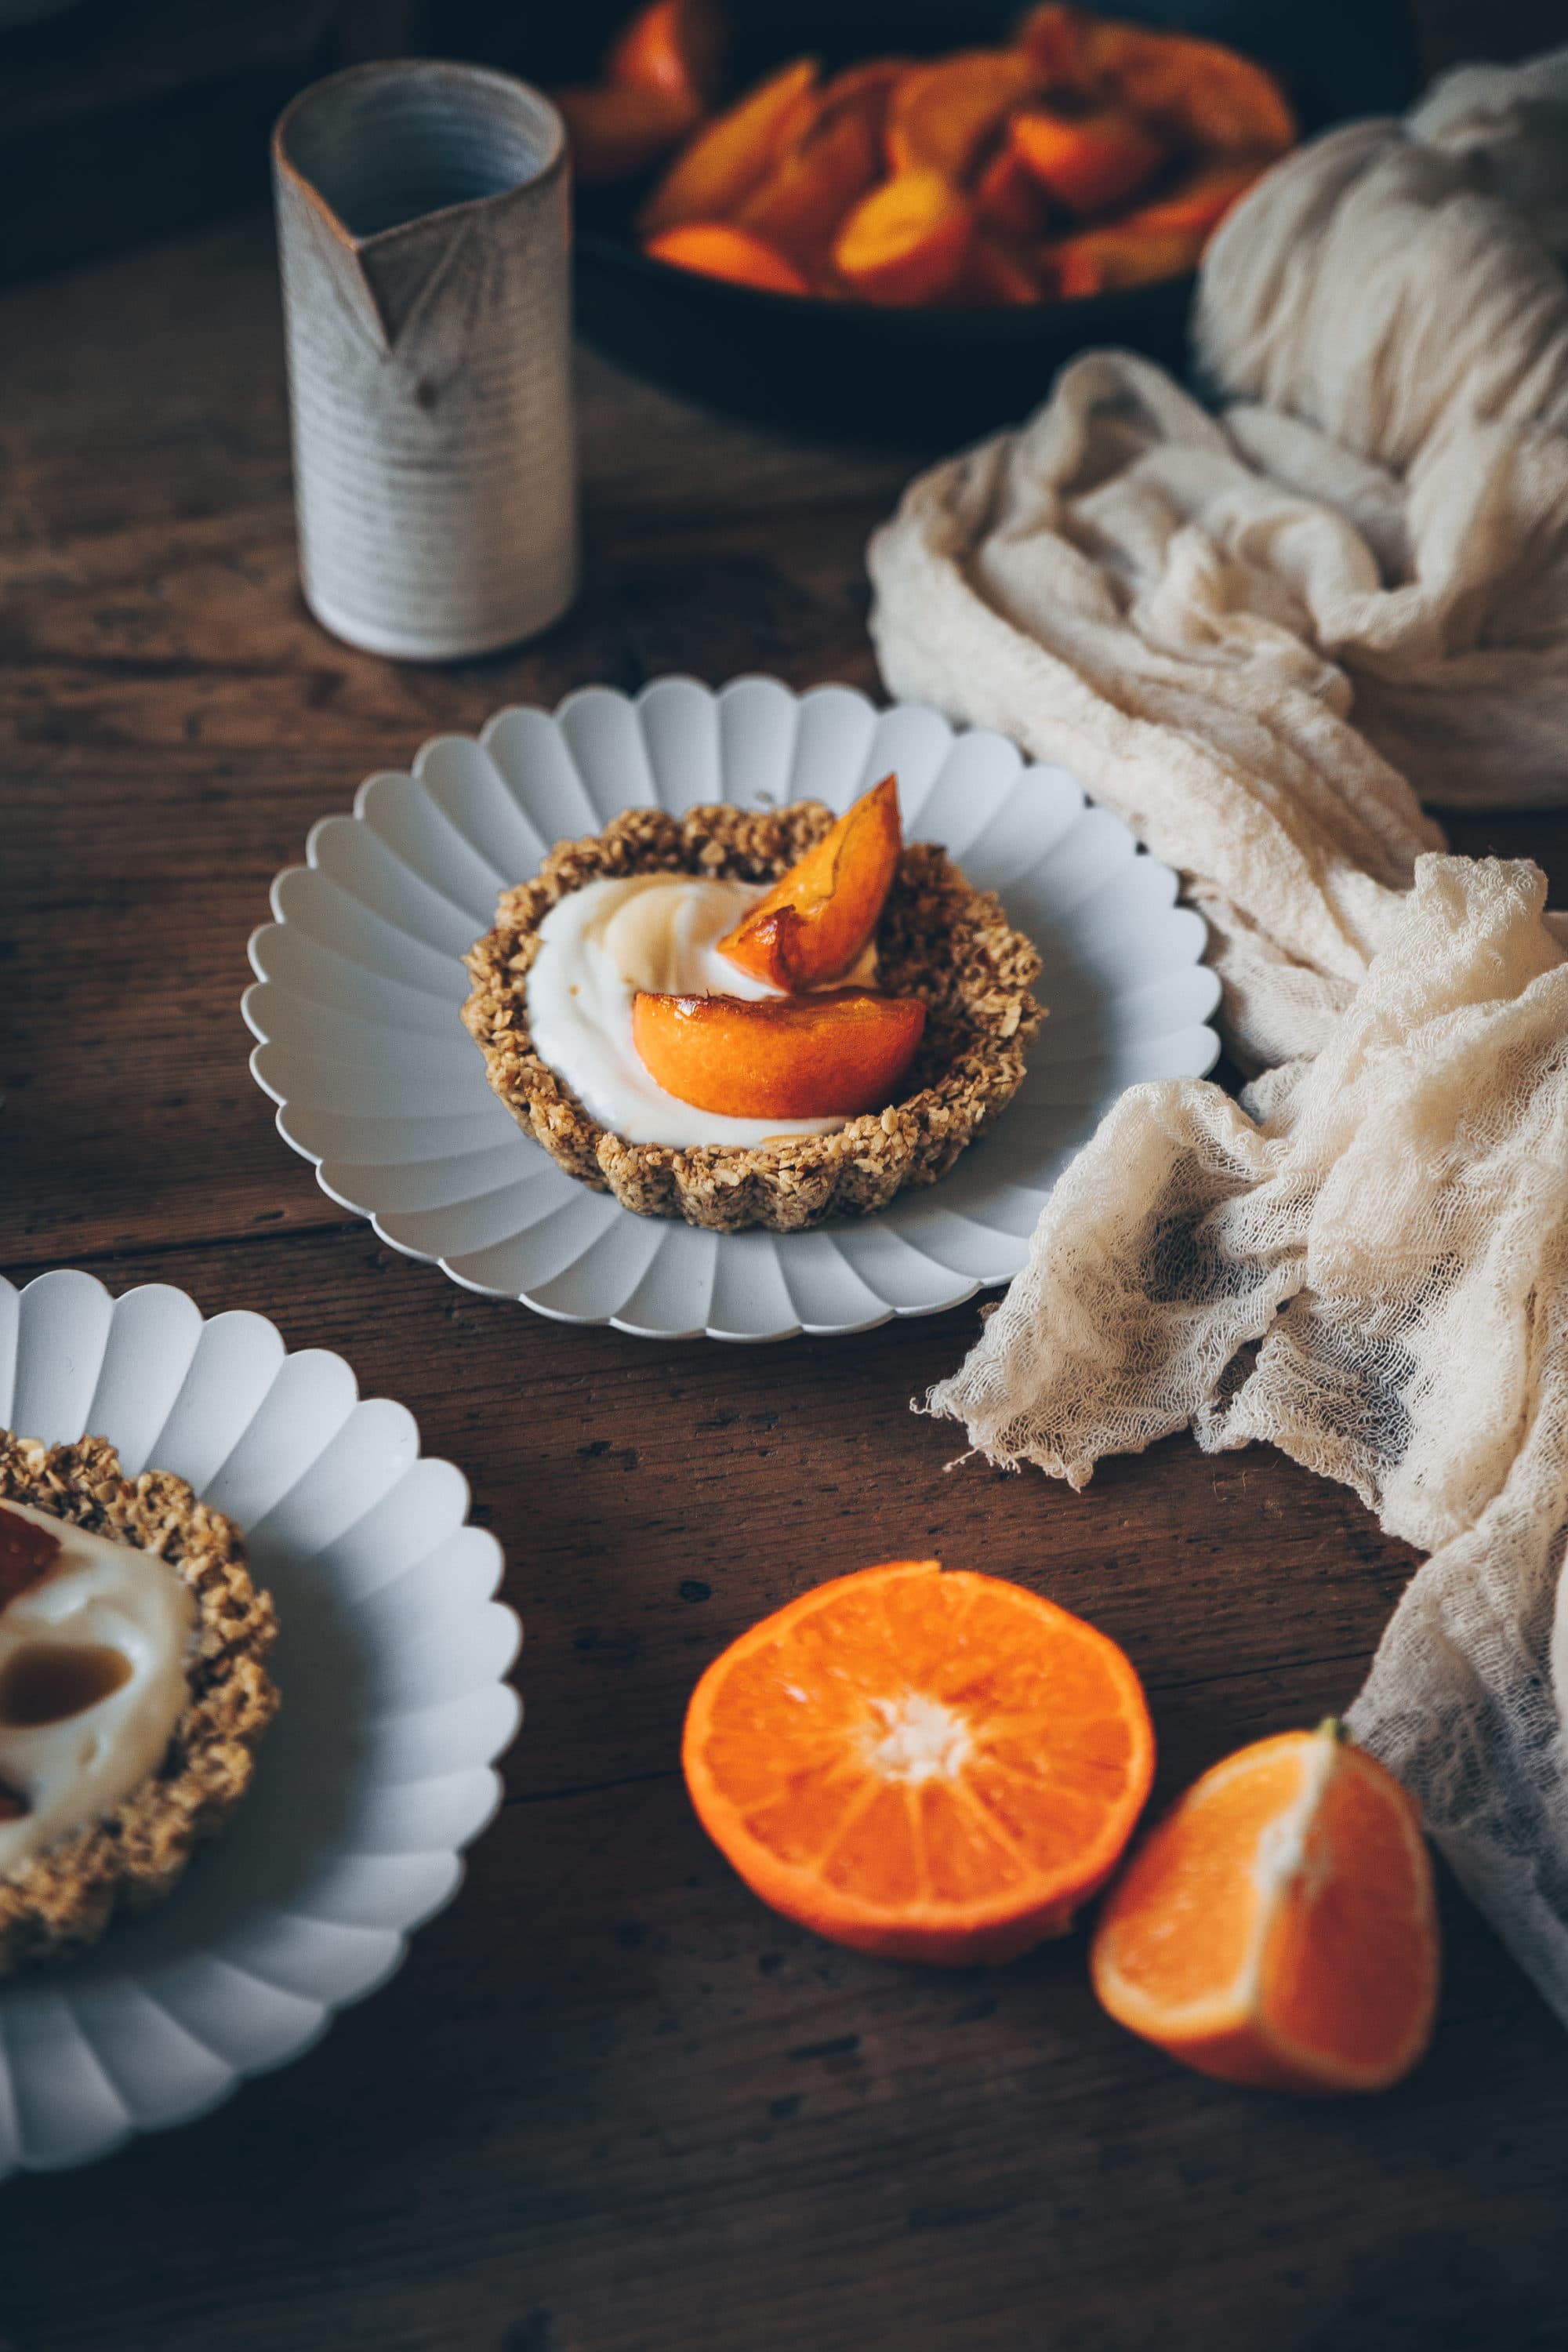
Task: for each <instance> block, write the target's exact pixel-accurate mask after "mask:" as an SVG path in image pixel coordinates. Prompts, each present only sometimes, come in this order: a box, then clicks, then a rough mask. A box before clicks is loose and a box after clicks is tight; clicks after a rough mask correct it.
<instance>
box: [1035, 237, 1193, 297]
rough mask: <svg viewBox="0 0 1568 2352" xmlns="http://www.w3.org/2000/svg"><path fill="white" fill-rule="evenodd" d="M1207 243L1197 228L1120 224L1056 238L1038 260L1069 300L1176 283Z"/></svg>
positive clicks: (1059, 292) (1061, 293) (1060, 291)
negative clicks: (1162, 280) (1173, 280)
mask: <svg viewBox="0 0 1568 2352" xmlns="http://www.w3.org/2000/svg"><path fill="white" fill-rule="evenodd" d="M1206 241H1207V240H1206V238H1205V236H1204V234H1203V232H1202V231H1201V230H1198V229H1145V228H1140V227H1134V226H1132V225H1131V222H1122V223H1119V224H1118V225H1117V226H1115V227H1113V228H1086V229H1083V230H1080V232H1079V235H1078V236H1064V237H1060V238H1058V241H1057V242H1056V244H1054V245H1048V246H1047V247H1045V249H1044V256H1043V258H1044V261H1045V265H1046V267H1047V269H1048V270H1049V271H1050V272H1051V273H1052V274H1053V276H1054V278H1055V281H1056V290H1057V292H1058V294H1059V295H1061V296H1062V297H1063V299H1067V300H1072V299H1075V298H1078V297H1080V296H1083V295H1086V294H1119V293H1121V292H1122V291H1124V290H1125V289H1127V288H1128V287H1130V286H1151V285H1153V284H1154V283H1155V282H1156V281H1157V280H1158V279H1160V278H1180V277H1182V276H1183V275H1184V272H1185V271H1187V270H1189V269H1195V268H1197V265H1198V261H1199V258H1200V257H1201V255H1202V253H1203V249H1204V246H1205V243H1206Z"/></svg>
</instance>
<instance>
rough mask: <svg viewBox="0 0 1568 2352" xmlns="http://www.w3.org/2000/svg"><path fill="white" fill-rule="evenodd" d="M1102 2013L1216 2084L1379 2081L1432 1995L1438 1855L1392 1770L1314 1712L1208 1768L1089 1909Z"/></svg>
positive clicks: (1415, 2041)
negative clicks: (1312, 1724)
mask: <svg viewBox="0 0 1568 2352" xmlns="http://www.w3.org/2000/svg"><path fill="white" fill-rule="evenodd" d="M1092 1966H1093V1972H1094V1988H1095V1990H1096V1992H1097V1993H1098V1994H1099V1995H1100V2000H1101V2001H1102V2002H1103V2003H1104V2005H1105V2007H1106V2008H1107V2009H1108V2010H1109V2011H1110V2014H1111V2016H1112V2017H1114V2018H1115V2019H1117V2020H1118V2021H1119V2022H1120V2023H1121V2024H1122V2025H1125V2026H1128V2027H1129V2028H1130V2029H1131V2032H1134V2033H1140V2034H1142V2036H1143V2038H1144V2040H1145V2041H1148V2042H1157V2043H1158V2044H1159V2046H1160V2047H1161V2049H1163V2050H1165V2051H1167V2052H1169V2053H1170V2055H1171V2056H1172V2057H1173V2058H1179V2059H1181V2060H1182V2061H1183V2062H1184V2063H1185V2064H1186V2065H1189V2066H1194V2067H1196V2068H1197V2069H1198V2071H1199V2072H1200V2073H1202V2074H1217V2075H1218V2076H1219V2077H1220V2079H1221V2080H1222V2081H1223V2082H1227V2083H1248V2084H1256V2085H1258V2086H1259V2087H1261V2088H1265V2089H1271V2090H1279V2091H1302V2092H1309V2093H1312V2092H1316V2093H1328V2092H1334V2091H1381V2090H1384V2089H1386V2088H1387V2086H1388V2084H1391V2083H1395V2082H1397V2081H1398V2080H1399V2078H1400V2076H1401V2075H1402V2074H1407V2073H1408V2072H1409V2070H1410V2068H1411V2067H1412V2066H1414V2065H1415V2062H1416V2060H1417V2059H1418V2058H1419V2057H1420V2056H1421V2054H1422V2053H1423V2052H1424V2051H1425V2049H1426V2044H1427V2042H1428V2040H1429V2039H1430V2036H1431V2032H1432V2021H1433V2017H1434V2014H1435V2011H1436V2001H1437V1913H1436V1901H1435V1898H1434V1895H1433V1887H1432V1864H1431V1861H1430V1859H1429V1857H1428V1855H1427V1852H1426V1845H1425V1843H1423V1841H1422V1836H1421V1828H1420V1823H1419V1822H1418V1820H1417V1818H1416V1813H1415V1806H1414V1804H1413V1803H1412V1801H1411V1800H1410V1799H1409V1798H1408V1797H1407V1796H1406V1795H1405V1790H1403V1789H1402V1788H1401V1787H1400V1785H1399V1783H1398V1781H1397V1780H1394V1778H1393V1776H1392V1774H1390V1773H1388V1772H1386V1771H1385V1770H1384V1768H1383V1766H1382V1765H1381V1764H1378V1763H1376V1762H1374V1761H1373V1759H1372V1758H1371V1757H1370V1756H1366V1755H1363V1752H1362V1751H1361V1749H1360V1748H1354V1747H1352V1746H1351V1745H1350V1744H1349V1743H1348V1742H1347V1741H1346V1740H1344V1739H1343V1738H1342V1736H1341V1735H1340V1731H1339V1727H1338V1726H1337V1725H1336V1724H1333V1723H1327V1724H1324V1725H1323V1726H1322V1727H1321V1728H1320V1729H1319V1730H1317V1731H1288V1732H1285V1733H1282V1734H1281V1735H1280V1736H1279V1738H1275V1739H1260V1740H1258V1743H1257V1744H1256V1746H1254V1747H1251V1748H1242V1749H1241V1750H1240V1751H1239V1753H1238V1754H1237V1755H1235V1756H1230V1757H1227V1758H1226V1760H1225V1762H1224V1763H1223V1764H1216V1765H1215V1767H1214V1769H1213V1770H1212V1771H1209V1772H1205V1774H1204V1776H1203V1778H1202V1780H1198V1781H1197V1782H1195V1783H1194V1786H1193V1787H1192V1788H1191V1789H1189V1790H1188V1791H1187V1793H1186V1795H1185V1796H1184V1798H1183V1799H1182V1800H1181V1802H1180V1803H1179V1804H1178V1805H1177V1806H1176V1808H1175V1810H1174V1811H1173V1812H1172V1813H1171V1814H1169V1815H1168V1816H1167V1818H1166V1819H1165V1820H1164V1821H1163V1822H1161V1823H1160V1825H1159V1826H1158V1827H1157V1828H1156V1829H1155V1830H1154V1831H1153V1832H1152V1833H1151V1835H1150V1836H1149V1838H1148V1839H1147V1840H1146V1841H1145V1842H1144V1843H1143V1844H1142V1846H1141V1847H1140V1849H1139V1850H1138V1852H1137V1853H1135V1854H1134V1855H1133V1857H1132V1860H1131V1864H1129V1866H1128V1869H1127V1871H1126V1873H1125V1874H1124V1876H1123V1877H1122V1878H1121V1881H1120V1883H1119V1884H1118V1885H1117V1886H1116V1887H1115V1889H1114V1890H1113V1891H1112V1893H1111V1895H1110V1898H1109V1899H1108V1901H1107V1903H1106V1906H1105V1909H1104V1911H1103V1912H1102V1914H1101V1915H1100V1925H1099V1927H1098V1929H1097V1931H1096V1934H1095V1938H1094V1948H1093V1956H1092Z"/></svg>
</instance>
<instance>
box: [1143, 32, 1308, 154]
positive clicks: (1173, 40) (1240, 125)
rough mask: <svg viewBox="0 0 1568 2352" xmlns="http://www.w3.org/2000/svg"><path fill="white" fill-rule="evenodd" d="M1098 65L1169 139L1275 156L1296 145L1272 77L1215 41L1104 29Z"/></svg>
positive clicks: (1287, 107) (1287, 112) (1295, 133)
mask: <svg viewBox="0 0 1568 2352" xmlns="http://www.w3.org/2000/svg"><path fill="white" fill-rule="evenodd" d="M1112 36H1115V37H1117V38H1115V39H1114V41H1112V39H1111V37H1112ZM1099 63H1100V70H1101V76H1102V80H1103V82H1104V83H1105V84H1106V86H1108V87H1109V88H1110V89H1111V90H1113V91H1114V94H1115V95H1116V97H1117V98H1118V99H1119V100H1121V103H1122V104H1123V105H1124V106H1129V107H1131V109H1132V110H1133V111H1134V112H1135V113H1137V114H1141V115H1142V116H1143V117H1144V118H1145V120H1146V121H1150V122H1152V123H1153V124H1154V125H1155V127H1156V128H1157V129H1158V130H1160V131H1163V132H1164V133H1165V134H1166V136H1167V137H1169V138H1171V139H1173V140H1177V141H1181V142H1187V143H1188V144H1190V145H1192V146H1194V147H1198V148H1202V149H1215V148H1217V149H1219V150H1221V151H1222V152H1230V153H1236V152H1254V153H1258V154H1262V155H1270V156H1273V155H1282V154H1283V153H1284V152H1285V150H1286V149H1287V147H1293V146H1294V145H1295V143H1296V140H1297V137H1298V135H1299V133H1298V130H1297V124H1296V118H1295V115H1294V114H1293V113H1292V111H1291V109H1290V102H1289V100H1288V99H1287V97H1286V95H1285V93H1284V91H1283V90H1282V89H1280V87H1279V83H1278V82H1277V81H1276V80H1275V79H1274V77H1273V75H1272V74H1271V73H1269V72H1268V70H1267V69H1266V68H1264V67H1262V66H1260V65H1255V64H1254V63H1253V61H1252V59H1251V58H1244V57H1242V56H1240V55H1239V54H1238V53H1237V50H1235V49H1227V48H1225V47H1222V46H1221V45H1220V43H1219V42H1217V41H1200V40H1197V39H1195V38H1194V37H1193V35H1192V34H1190V33H1156V32H1151V31H1149V30H1148V29H1147V28H1146V27H1144V26H1141V25H1117V26H1111V25H1107V26H1103V27H1102V28H1101V33H1100V55H1099Z"/></svg>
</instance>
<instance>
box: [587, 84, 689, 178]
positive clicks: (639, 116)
mask: <svg viewBox="0 0 1568 2352" xmlns="http://www.w3.org/2000/svg"><path fill="white" fill-rule="evenodd" d="M555 103H556V105H557V106H558V107H559V108H560V109H561V112H562V116H563V120H564V121H565V124H566V130H567V133H568V136H569V137H570V139H571V142H572V170H573V173H574V176H575V178H576V179H577V181H578V183H579V184H580V185H581V186H583V187H585V188H593V187H600V186H604V185H605V184H608V183H609V182H610V181H613V180H626V179H630V178H631V177H632V176H633V174H634V173H637V172H646V171H647V168H648V166H649V164H650V163H658V160H659V157H660V156H661V155H668V153H669V151H670V149H671V148H672V147H676V146H679V142H681V140H682V139H684V138H685V136H686V134H687V132H688V131H689V130H690V129H691V128H692V125H693V124H694V123H695V122H696V121H697V120H698V115H699V109H698V107H697V105H696V102H695V101H694V100H691V99H689V98H681V97H679V96H677V95H672V94H671V92H669V91H668V90H662V89H644V88H642V87H641V86H640V85H639V84H637V83H633V82H609V83H605V84H603V85H595V87H594V88H592V89H558V90H557V91H556V92H555Z"/></svg>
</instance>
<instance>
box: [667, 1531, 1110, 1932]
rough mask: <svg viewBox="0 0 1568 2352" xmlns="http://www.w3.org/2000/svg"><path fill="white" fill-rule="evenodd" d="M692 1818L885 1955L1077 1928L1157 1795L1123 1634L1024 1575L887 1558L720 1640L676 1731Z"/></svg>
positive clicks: (820, 1917) (827, 1924)
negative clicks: (1082, 1910) (1101, 1628)
mask: <svg viewBox="0 0 1568 2352" xmlns="http://www.w3.org/2000/svg"><path fill="white" fill-rule="evenodd" d="M681 1761H682V1764H683V1766H684V1768H685V1772H686V1785H687V1788H688V1790H689V1791H690V1795H691V1801H692V1803H693V1804H694V1805H695V1807H696V1808H697V1812H698V1817H699V1819H700V1821H701V1823H702V1826H703V1828H704V1829H705V1830H706V1831H707V1832H708V1834H709V1836H710V1838H711V1839H712V1840H713V1842H714V1843H715V1844H716V1845H717V1846H718V1847H719V1849H720V1851H721V1853H723V1854H724V1855H725V1856H726V1857H727V1859H728V1860H729V1861H730V1862H731V1863H732V1864H734V1866H735V1868H736V1870H738V1871H739V1873H740V1874H741V1876H742V1878H743V1879H744V1880H745V1882H746V1884H747V1885H748V1886H750V1887H751V1888H752V1891H753V1892H754V1893H755V1894H757V1895H760V1896H761V1897H762V1899H763V1902H764V1903H767V1904H771V1905H772V1906H773V1909H774V1910H775V1911H781V1912H783V1913H784V1916H785V1917H786V1918H790V1919H795V1920H798V1921H800V1923H801V1924H802V1925H803V1926H805V1927H811V1928H814V1929H815V1930H816V1933H817V1934H818V1935H821V1936H827V1937H832V1939H833V1940H834V1941H835V1942H836V1943H840V1944H849V1945H851V1946H853V1947H854V1948H855V1949H856V1950H857V1951H862V1952H873V1953H878V1954H879V1955H881V1956H882V1957H883V1958H888V1959H900V1960H931V1961H935V1962H937V1963H938V1964H939V1965H942V1966H944V1967H952V1968H961V1967H966V1966H969V1965H970V1964H972V1963H974V1962H977V1961H991V1960H1006V1959H1011V1958H1014V1957H1015V1956H1016V1954H1017V1953H1019V1952H1024V1951H1027V1950H1028V1948H1029V1947H1030V1946H1031V1945H1033V1944H1037V1943H1038V1942H1039V1941H1040V1940H1041V1938H1042V1937H1047V1936H1057V1935H1062V1934H1065V1933H1066V1931H1067V1929H1068V1927H1069V1926H1070V1925H1071V1922H1072V1917H1073V1914H1074V1913H1075V1911H1076V1910H1077V1909H1078V1907H1079V1904H1081V1903H1082V1902H1083V1901H1085V1899H1086V1898H1087V1897H1088V1896H1089V1895H1092V1894H1093V1893H1094V1892H1095V1890H1096V1889H1097V1888H1098V1887H1099V1886H1100V1885H1103V1883H1104V1881H1105V1880H1106V1878H1107V1877H1108V1876H1109V1875H1110V1872H1111V1870H1112V1869H1113V1868H1114V1866H1115V1864H1116V1861H1117V1857H1118V1856H1119V1854H1120V1853H1121V1850H1122V1847H1123V1846H1124V1845H1125V1844H1126V1843H1127V1840H1128V1837H1129V1836H1130V1834H1131V1829H1132V1825H1133V1823H1134V1822H1135V1821H1136V1820H1137V1818H1138V1813H1139V1810H1140V1808H1141V1807H1142V1803H1143V1801H1144V1799H1145V1797H1146V1796H1147V1794H1148V1791H1149V1781H1150V1778H1151V1775H1152V1771H1153V1767H1154V1735H1153V1732H1152V1729H1151V1727H1150V1723H1149V1710H1148V1707H1147V1706H1146V1705H1145V1704H1144V1699H1143V1691H1142V1685H1141V1684H1140V1682H1139V1680H1138V1677H1137V1675H1136V1674H1135V1673H1134V1672H1133V1670H1132V1667H1131V1664H1130V1663H1129V1662H1128V1660H1127V1659H1126V1657H1124V1656H1123V1654H1122V1653H1121V1651H1120V1650H1119V1649H1118V1648H1117V1646H1116V1644H1115V1643H1114V1642H1111V1641H1109V1640H1107V1638H1106V1636H1105V1635H1104V1634H1103V1633H1097V1632H1096V1631H1095V1629H1094V1627H1093V1626H1092V1625H1086V1624H1085V1623H1084V1622H1083V1620H1082V1619H1081V1618H1080V1617H1071V1616H1069V1615H1068V1612H1067V1611H1066V1610H1064V1609H1058V1608H1057V1607H1055V1606H1054V1604H1053V1603H1052V1602H1050V1601H1043V1600H1041V1599H1040V1598H1039V1596H1038V1595H1037V1593H1033V1592H1029V1591H1026V1590H1025V1589H1024V1587H1023V1586H1021V1585H1017V1584H1007V1583H1004V1582H1003V1581H1002V1580H1001V1579H1000V1578H997V1577H993V1576H978V1575H974V1574H973V1573H971V1572H970V1571H968V1570H949V1571H947V1572H945V1573H944V1572H943V1570H942V1567H941V1565H940V1564H939V1562H937V1561H936V1560H934V1559H899V1560H889V1561H888V1562H886V1563H885V1564H884V1565H883V1566H882V1567H880V1568H868V1569H863V1570H861V1571H860V1573H859V1574H858V1575H857V1576H843V1577H838V1578H836V1579H835V1580H834V1581H833V1582H832V1583H830V1584H819V1585H818V1586H817V1587H816V1590H815V1591H811V1592H806V1593H803V1594H802V1596H801V1598H800V1599H799V1600H798V1601H791V1602H790V1604H789V1605H788V1607H787V1608H784V1609H781V1610H779V1611H778V1612H777V1613H776V1615H774V1616H772V1617H766V1618H764V1619H763V1622H762V1623H761V1624H759V1625H753V1626H752V1629H751V1631H750V1633H742V1636H741V1638H740V1640H739V1641H738V1642H735V1643H732V1644H731V1647H730V1648H729V1649H728V1650H726V1651H725V1652H724V1654H723V1655H722V1656H721V1657H719V1658H716V1659H715V1660H714V1662H713V1664H711V1665H710V1667H709V1669H708V1671H707V1673H706V1674H705V1675H703V1677H702V1679H701V1681H700V1683H699V1684H698V1685H697V1688H696V1690H695V1691H694V1693H693V1694H692V1698H691V1705H690V1706H689V1709H688V1711H687V1717H686V1733H685V1738H684V1741H683V1743H682V1748H681Z"/></svg>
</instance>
